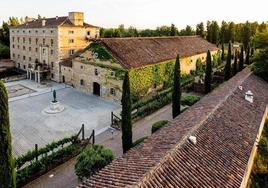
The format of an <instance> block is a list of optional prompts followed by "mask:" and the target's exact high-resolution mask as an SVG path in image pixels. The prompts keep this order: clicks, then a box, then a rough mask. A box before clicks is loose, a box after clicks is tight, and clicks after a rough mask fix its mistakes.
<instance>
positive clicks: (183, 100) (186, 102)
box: [181, 95, 201, 106]
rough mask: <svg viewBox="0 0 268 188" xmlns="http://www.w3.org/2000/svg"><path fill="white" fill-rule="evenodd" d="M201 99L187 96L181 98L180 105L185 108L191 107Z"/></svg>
mask: <svg viewBox="0 0 268 188" xmlns="http://www.w3.org/2000/svg"><path fill="white" fill-rule="evenodd" d="M200 99H201V97H199V96H196V95H188V96H183V97H182V98H181V104H182V105H184V106H185V105H187V106H192V105H193V104H195V103H196V102H198V101H199V100H200Z"/></svg>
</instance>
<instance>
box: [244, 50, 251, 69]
mask: <svg viewBox="0 0 268 188" xmlns="http://www.w3.org/2000/svg"><path fill="white" fill-rule="evenodd" d="M245 64H246V65H249V64H250V48H249V47H248V48H247V54H246V60H245Z"/></svg>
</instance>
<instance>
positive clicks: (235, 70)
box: [233, 51, 238, 75]
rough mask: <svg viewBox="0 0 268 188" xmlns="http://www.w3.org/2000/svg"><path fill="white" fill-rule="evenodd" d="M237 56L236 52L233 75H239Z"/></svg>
mask: <svg viewBox="0 0 268 188" xmlns="http://www.w3.org/2000/svg"><path fill="white" fill-rule="evenodd" d="M237 56H238V52H237V51H235V57H234V64H233V75H236V74H237Z"/></svg>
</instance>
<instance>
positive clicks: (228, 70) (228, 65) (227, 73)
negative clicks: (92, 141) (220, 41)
mask: <svg viewBox="0 0 268 188" xmlns="http://www.w3.org/2000/svg"><path fill="white" fill-rule="evenodd" d="M231 61H232V46H231V42H229V46H228V54H227V62H226V65H225V68H224V79H225V80H229V79H230V78H231Z"/></svg>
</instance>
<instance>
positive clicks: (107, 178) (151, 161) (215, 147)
mask: <svg viewBox="0 0 268 188" xmlns="http://www.w3.org/2000/svg"><path fill="white" fill-rule="evenodd" d="M240 85H242V86H243V91H241V90H240V89H239V88H238V86H240ZM247 90H251V91H252V92H253V94H254V102H253V103H249V102H247V101H246V100H245V99H244V94H245V92H246V91H247ZM267 93H268V84H267V83H265V82H264V81H263V80H261V79H260V78H258V77H256V76H255V75H253V74H251V72H250V71H249V70H247V69H246V70H244V71H242V72H240V73H239V74H238V75H237V76H235V77H233V78H232V79H231V80H229V81H228V82H226V83H225V84H223V85H222V86H221V87H220V88H218V89H216V90H215V91H213V92H212V93H211V94H209V95H207V96H205V97H204V98H202V99H201V100H200V101H199V102H198V103H196V104H195V105H193V106H192V107H190V108H189V109H188V110H187V111H186V112H184V113H183V114H181V115H180V116H178V117H177V118H176V119H175V120H174V121H173V122H171V123H170V124H169V125H167V126H166V127H164V128H163V129H161V130H160V131H159V132H157V133H155V134H154V135H152V136H151V137H150V138H149V139H148V140H147V141H146V142H145V143H144V144H142V145H140V146H138V147H136V148H133V149H131V150H130V151H129V152H127V153H126V154H125V155H123V157H121V158H118V159H116V160H114V161H113V162H112V163H111V164H110V165H108V166H107V167H105V168H104V169H103V170H101V171H100V172H99V173H97V174H96V175H94V176H93V177H91V178H90V179H88V180H86V181H85V182H84V183H83V184H81V185H79V186H78V187H79V188H89V187H108V188H113V187H146V188H153V187H187V188H188V187H240V185H241V183H242V180H243V176H244V173H245V171H246V168H247V164H248V161H249V158H250V154H251V151H252V148H253V145H254V142H255V140H256V137H257V132H258V129H259V125H260V123H261V121H262V118H263V115H264V112H265V109H266V105H267V104H268V95H267ZM189 135H193V136H196V137H197V144H196V145H194V144H192V143H190V142H189V141H188V138H189Z"/></svg>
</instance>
